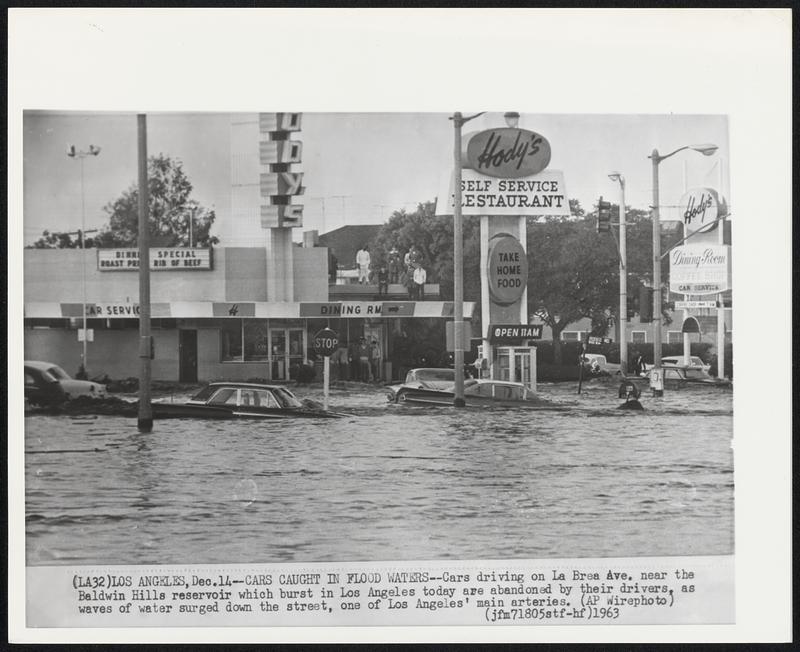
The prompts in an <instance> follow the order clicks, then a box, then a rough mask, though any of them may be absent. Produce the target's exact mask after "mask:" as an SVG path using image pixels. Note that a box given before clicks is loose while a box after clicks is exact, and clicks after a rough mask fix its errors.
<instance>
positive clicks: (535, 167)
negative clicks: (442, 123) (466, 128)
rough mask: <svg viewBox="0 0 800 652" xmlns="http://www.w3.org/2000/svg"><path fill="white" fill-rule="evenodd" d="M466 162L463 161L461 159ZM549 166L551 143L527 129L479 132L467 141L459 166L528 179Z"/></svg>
mask: <svg viewBox="0 0 800 652" xmlns="http://www.w3.org/2000/svg"><path fill="white" fill-rule="evenodd" d="M464 159H466V160H464ZM549 163H550V143H548V142H547V139H545V137H544V136H541V135H539V134H537V133H535V132H533V131H528V130H527V129H517V128H506V127H502V128H498V129H487V130H486V131H479V132H478V133H476V134H473V135H471V136H470V137H469V138H468V140H467V148H466V157H464V156H463V155H462V166H463V167H465V168H471V169H473V170H475V171H476V172H479V173H480V174H486V175H488V176H490V177H498V178H502V179H516V178H519V177H528V176H531V175H532V174H537V173H539V172H541V171H542V170H544V169H545V168H546V167H547V166H548V164H549Z"/></svg>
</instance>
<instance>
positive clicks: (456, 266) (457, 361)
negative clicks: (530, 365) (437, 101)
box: [453, 111, 466, 408]
mask: <svg viewBox="0 0 800 652" xmlns="http://www.w3.org/2000/svg"><path fill="white" fill-rule="evenodd" d="M462 124H463V119H462V115H461V113H460V112H458V111H456V112H455V113H454V114H453V128H454V131H455V140H454V143H453V166H454V167H453V169H454V176H455V182H454V184H453V185H454V186H455V187H454V189H453V190H454V191H455V203H454V205H453V339H454V340H455V341H454V343H453V351H454V354H455V355H454V361H453V365H454V367H455V370H454V371H455V388H454V389H455V397H454V398H453V405H454V406H455V407H457V408H459V407H464V406H465V405H466V403H465V402H464V333H463V329H464V279H463V270H464V258H463V256H464V252H463V242H462V237H463V236H462V230H463V229H462V224H461V125H462Z"/></svg>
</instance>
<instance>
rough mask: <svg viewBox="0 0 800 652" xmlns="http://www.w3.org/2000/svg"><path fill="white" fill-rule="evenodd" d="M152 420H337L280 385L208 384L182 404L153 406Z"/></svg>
mask: <svg viewBox="0 0 800 652" xmlns="http://www.w3.org/2000/svg"><path fill="white" fill-rule="evenodd" d="M152 409H153V418H154V419H185V418H198V419H242V418H243V419H286V418H294V417H338V416H341V415H340V414H337V413H335V412H329V411H326V410H324V409H322V407H321V406H319V405H318V404H316V403H315V402H312V401H301V400H300V399H298V398H297V397H296V396H295V395H294V394H292V392H291V391H289V390H288V389H286V387H283V386H282V385H262V384H260V383H237V382H216V383H210V384H209V385H206V386H205V387H203V389H201V390H200V391H199V392H197V393H196V394H195V395H194V396H192V397H191V398H190V399H189V400H188V401H186V402H185V403H155V402H154V403H153V404H152Z"/></svg>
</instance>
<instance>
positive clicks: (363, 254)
mask: <svg viewBox="0 0 800 652" xmlns="http://www.w3.org/2000/svg"><path fill="white" fill-rule="evenodd" d="M370 262H371V261H370V257H369V251H368V250H367V245H361V249H359V250H358V253H357V254H356V265H358V282H359V283H361V284H362V285H363V284H364V283H369V264H370Z"/></svg>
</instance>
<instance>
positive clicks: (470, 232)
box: [370, 201, 481, 304]
mask: <svg viewBox="0 0 800 652" xmlns="http://www.w3.org/2000/svg"><path fill="white" fill-rule="evenodd" d="M435 209H436V204H435V203H434V202H431V201H427V202H423V203H420V204H419V205H418V206H417V209H416V210H415V211H414V212H413V213H407V212H406V211H405V210H399V211H394V213H392V216H391V217H390V218H389V221H388V222H386V224H384V225H383V227H382V228H381V230H380V231H379V232H378V234H377V235H376V236H375V238H374V239H373V240H372V243H371V246H370V251H371V252H372V255H373V264H374V265H381V264H384V263H386V260H387V256H388V252H389V250H390V249H391V248H392V247H393V246H396V247H397V249H398V250H399V251H400V252H401V253H403V252H405V251H408V250H409V249H410V248H411V246H412V245H413V246H415V247H417V249H419V250H420V251H421V252H422V256H423V261H422V265H423V267H425V270H426V271H427V272H428V279H429V281H430V282H435V283H439V293H440V295H441V296H442V298H444V299H450V300H452V298H453V220H452V218H451V217H437V216H436V215H435ZM463 235H464V300H465V301H476V302H478V304H480V292H481V283H480V239H479V238H480V222H479V221H478V218H469V217H467V218H465V219H464V228H463Z"/></svg>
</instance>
